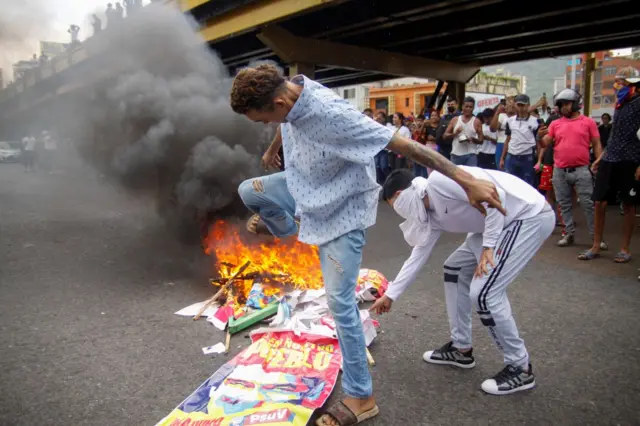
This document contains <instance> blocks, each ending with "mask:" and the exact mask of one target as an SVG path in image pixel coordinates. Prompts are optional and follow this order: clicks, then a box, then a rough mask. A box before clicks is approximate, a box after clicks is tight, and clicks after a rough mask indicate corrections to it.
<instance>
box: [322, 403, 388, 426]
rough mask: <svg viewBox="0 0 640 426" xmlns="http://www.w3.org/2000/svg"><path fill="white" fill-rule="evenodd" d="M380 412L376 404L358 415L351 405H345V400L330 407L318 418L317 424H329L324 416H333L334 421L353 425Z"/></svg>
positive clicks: (343, 424) (349, 425)
mask: <svg viewBox="0 0 640 426" xmlns="http://www.w3.org/2000/svg"><path fill="white" fill-rule="evenodd" d="M379 412H380V409H379V408H378V406H377V405H376V406H375V407H373V408H372V409H370V410H369V411H365V412H364V413H362V414H360V415H358V416H356V415H355V413H354V412H353V411H351V410H350V409H349V407H347V406H346V405H344V402H342V401H340V402H338V403H337V404H335V405H333V406H332V407H330V408H329V409H328V410H327V411H326V412H325V413H324V414H323V415H322V416H320V418H319V419H318V420H316V426H327V424H328V423H325V422H324V420H323V418H324V416H329V417H331V418H332V419H333V420H334V421H336V422H338V425H340V426H353V425H357V424H360V423H362V422H364V421H365V420H369V419H370V418H372V417H375V416H377V415H378V413H379Z"/></svg>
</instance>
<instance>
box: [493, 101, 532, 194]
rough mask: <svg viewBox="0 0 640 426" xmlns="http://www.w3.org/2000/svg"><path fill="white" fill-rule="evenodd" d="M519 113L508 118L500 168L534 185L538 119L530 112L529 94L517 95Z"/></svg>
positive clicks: (517, 110)
mask: <svg viewBox="0 0 640 426" xmlns="http://www.w3.org/2000/svg"><path fill="white" fill-rule="evenodd" d="M515 103H516V112H517V114H516V115H514V116H511V117H509V118H508V119H507V125H506V130H505V133H506V135H507V140H506V141H505V143H504V150H503V151H502V158H501V159H500V169H502V170H505V171H506V172H507V173H509V174H512V175H514V176H517V177H519V178H520V179H522V180H523V181H525V182H527V183H528V184H529V185H531V186H533V185H534V169H533V165H534V154H535V149H536V138H537V131H538V126H539V124H538V119H536V118H535V117H534V116H532V115H531V113H530V112H529V110H530V104H531V101H530V100H529V96H527V95H524V94H521V95H518V96H516V98H515Z"/></svg>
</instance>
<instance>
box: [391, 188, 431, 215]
mask: <svg viewBox="0 0 640 426" xmlns="http://www.w3.org/2000/svg"><path fill="white" fill-rule="evenodd" d="M426 184H427V180H426V179H424V178H415V179H414V180H413V182H412V183H411V186H410V187H408V188H407V189H405V190H404V191H402V192H401V193H400V195H398V196H397V197H396V200H395V201H394V202H393V209H394V210H395V211H396V213H398V214H399V215H400V216H401V217H402V218H403V219H406V220H410V221H417V222H419V223H422V224H425V223H427V220H428V217H427V210H426V208H425V206H424V201H423V198H424V197H425V195H426Z"/></svg>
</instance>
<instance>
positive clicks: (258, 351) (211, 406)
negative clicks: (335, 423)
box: [158, 331, 342, 426]
mask: <svg viewBox="0 0 640 426" xmlns="http://www.w3.org/2000/svg"><path fill="white" fill-rule="evenodd" d="M252 340H253V343H252V344H251V345H250V346H249V347H248V348H246V349H245V350H243V351H242V352H240V353H239V354H238V355H236V356H235V357H234V358H233V359H231V360H230V361H229V362H227V363H226V364H224V365H223V366H222V367H220V369H218V371H216V372H215V373H214V374H213V375H212V376H211V377H210V378H209V379H207V380H206V381H205V382H204V383H203V384H202V385H200V387H199V388H198V389H196V390H195V392H193V393H192V394H191V395H190V396H189V397H188V398H187V399H186V400H184V401H183V402H182V403H181V404H180V405H179V406H178V407H177V408H176V409H175V410H173V411H172V412H171V413H170V414H169V415H168V416H167V417H165V418H164V419H162V420H161V421H160V422H159V423H158V426H254V425H267V426H285V425H289V426H290V425H293V426H303V425H306V424H307V423H308V422H309V419H310V418H311V415H312V414H313V411H314V410H316V409H317V408H320V407H321V406H322V405H323V404H324V403H325V401H326V400H327V398H328V397H329V395H330V394H331V392H332V390H333V387H334V386H335V384H336V380H337V377H338V372H339V371H340V366H341V364H342V356H341V354H340V350H339V347H338V341H337V339H333V338H329V337H325V336H315V335H308V334H301V335H296V334H295V333H293V332H289V331H287V332H270V333H266V334H263V335H254V336H252Z"/></svg>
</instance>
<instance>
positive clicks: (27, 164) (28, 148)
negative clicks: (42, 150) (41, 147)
mask: <svg viewBox="0 0 640 426" xmlns="http://www.w3.org/2000/svg"><path fill="white" fill-rule="evenodd" d="M22 146H23V148H24V152H23V155H24V158H23V161H24V171H25V172H32V171H34V162H35V156H36V138H34V137H33V135H29V136H26V137H24V138H22Z"/></svg>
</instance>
